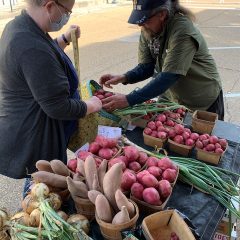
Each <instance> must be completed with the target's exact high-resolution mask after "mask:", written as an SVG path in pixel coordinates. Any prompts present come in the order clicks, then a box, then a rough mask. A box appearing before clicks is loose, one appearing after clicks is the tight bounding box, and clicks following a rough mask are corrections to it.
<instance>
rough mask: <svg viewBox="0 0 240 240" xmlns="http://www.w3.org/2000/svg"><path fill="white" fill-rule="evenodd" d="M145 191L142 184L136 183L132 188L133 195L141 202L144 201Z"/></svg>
mask: <svg viewBox="0 0 240 240" xmlns="http://www.w3.org/2000/svg"><path fill="white" fill-rule="evenodd" d="M143 190H144V187H143V185H142V184H140V183H137V182H136V183H134V184H133V185H132V187H131V194H132V195H133V196H134V197H135V198H137V199H139V200H142V199H143Z"/></svg>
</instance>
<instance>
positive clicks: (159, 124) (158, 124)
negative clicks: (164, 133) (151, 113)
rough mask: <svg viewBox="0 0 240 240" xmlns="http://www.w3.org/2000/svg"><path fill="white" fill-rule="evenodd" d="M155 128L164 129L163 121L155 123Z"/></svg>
mask: <svg viewBox="0 0 240 240" xmlns="http://www.w3.org/2000/svg"><path fill="white" fill-rule="evenodd" d="M155 126H156V127H157V128H158V127H162V126H163V124H162V122H161V121H156V122H155Z"/></svg>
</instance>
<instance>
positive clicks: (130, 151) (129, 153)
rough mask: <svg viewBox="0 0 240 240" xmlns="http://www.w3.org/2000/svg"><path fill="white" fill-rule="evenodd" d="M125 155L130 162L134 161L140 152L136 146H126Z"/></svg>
mask: <svg viewBox="0 0 240 240" xmlns="http://www.w3.org/2000/svg"><path fill="white" fill-rule="evenodd" d="M124 155H125V156H126V157H127V159H128V161H129V162H134V161H136V160H137V159H138V158H139V152H138V150H137V148H136V147H134V146H127V147H124Z"/></svg>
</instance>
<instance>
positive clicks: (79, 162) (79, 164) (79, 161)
mask: <svg viewBox="0 0 240 240" xmlns="http://www.w3.org/2000/svg"><path fill="white" fill-rule="evenodd" d="M76 172H79V173H80V174H81V175H82V176H84V177H85V170H84V161H83V160H82V159H80V158H78V159H77V169H76Z"/></svg>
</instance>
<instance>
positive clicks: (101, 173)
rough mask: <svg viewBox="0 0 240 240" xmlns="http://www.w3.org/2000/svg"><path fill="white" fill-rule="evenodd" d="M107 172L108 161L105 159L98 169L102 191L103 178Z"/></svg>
mask: <svg viewBox="0 0 240 240" xmlns="http://www.w3.org/2000/svg"><path fill="white" fill-rule="evenodd" d="M106 171H107V160H106V159H103V161H102V162H101V164H100V166H99V168H98V181H99V185H100V187H101V191H103V178H104V176H105V174H106Z"/></svg>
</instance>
